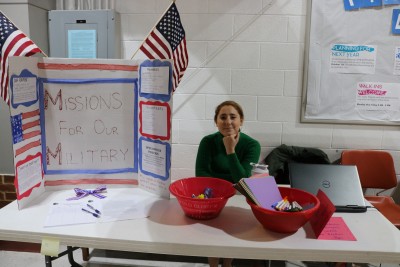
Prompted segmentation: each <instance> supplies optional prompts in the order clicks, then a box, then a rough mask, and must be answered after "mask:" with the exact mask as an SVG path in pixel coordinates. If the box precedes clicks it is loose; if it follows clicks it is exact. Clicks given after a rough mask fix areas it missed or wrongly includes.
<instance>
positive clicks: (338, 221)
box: [318, 217, 357, 241]
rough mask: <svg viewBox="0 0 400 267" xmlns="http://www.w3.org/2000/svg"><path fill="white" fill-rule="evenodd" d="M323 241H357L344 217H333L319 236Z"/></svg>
mask: <svg viewBox="0 0 400 267" xmlns="http://www.w3.org/2000/svg"><path fill="white" fill-rule="evenodd" d="M318 239H321V240H348V241H356V240H357V239H356V238H355V237H354V235H353V233H352V232H351V231H350V229H349V227H348V226H347V224H346V223H345V221H344V220H343V218H342V217H331V219H330V220H329V221H328V223H327V224H326V226H325V228H324V230H322V232H321V234H320V235H319V236H318Z"/></svg>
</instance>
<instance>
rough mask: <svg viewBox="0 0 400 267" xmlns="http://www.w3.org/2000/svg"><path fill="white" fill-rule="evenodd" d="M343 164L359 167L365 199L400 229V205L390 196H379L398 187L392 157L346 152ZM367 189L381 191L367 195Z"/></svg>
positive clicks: (342, 160) (370, 153)
mask: <svg viewBox="0 0 400 267" xmlns="http://www.w3.org/2000/svg"><path fill="white" fill-rule="evenodd" d="M341 163H342V164H343V165H356V166H357V170H358V174H359V176H360V181H361V186H362V188H363V190H364V194H365V195H364V197H365V199H366V200H368V201H369V202H370V203H371V204H372V205H373V206H374V207H375V208H376V209H377V210H379V212H381V213H382V215H384V216H385V217H386V218H387V219H388V220H389V221H390V222H391V223H393V224H394V225H395V226H396V227H397V228H399V229H400V205H397V204H396V203H395V202H394V200H393V198H392V197H390V196H382V195H379V194H380V193H382V192H384V191H386V190H388V189H392V188H395V187H396V186H397V178H396V171H395V168H394V162H393V158H392V155H390V153H388V152H385V151H376V150H345V151H343V152H342V158H341ZM367 189H381V191H379V192H378V193H376V194H375V195H369V194H367V193H366V190H367Z"/></svg>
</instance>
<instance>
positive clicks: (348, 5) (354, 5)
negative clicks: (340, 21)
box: [343, 0, 361, 11]
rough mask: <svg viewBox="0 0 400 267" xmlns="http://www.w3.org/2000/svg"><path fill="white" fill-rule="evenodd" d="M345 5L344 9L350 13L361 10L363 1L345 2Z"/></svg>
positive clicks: (347, 0) (352, 0) (351, 0)
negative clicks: (350, 11)
mask: <svg viewBox="0 0 400 267" xmlns="http://www.w3.org/2000/svg"><path fill="white" fill-rule="evenodd" d="M343 3H344V9H345V10H347V11H349V10H354V9H359V8H360V4H361V0H343Z"/></svg>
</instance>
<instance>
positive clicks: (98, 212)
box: [86, 204, 101, 214]
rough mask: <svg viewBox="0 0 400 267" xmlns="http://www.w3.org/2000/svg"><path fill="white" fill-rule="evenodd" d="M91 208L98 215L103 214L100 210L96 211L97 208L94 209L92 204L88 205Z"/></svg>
mask: <svg viewBox="0 0 400 267" xmlns="http://www.w3.org/2000/svg"><path fill="white" fill-rule="evenodd" d="M86 205H87V206H88V207H89V208H91V209H92V210H94V211H95V212H96V213H97V214H101V212H100V211H99V210H98V209H96V208H95V207H93V206H92V205H90V204H86Z"/></svg>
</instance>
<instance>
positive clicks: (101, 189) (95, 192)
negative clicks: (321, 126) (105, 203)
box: [67, 185, 107, 200]
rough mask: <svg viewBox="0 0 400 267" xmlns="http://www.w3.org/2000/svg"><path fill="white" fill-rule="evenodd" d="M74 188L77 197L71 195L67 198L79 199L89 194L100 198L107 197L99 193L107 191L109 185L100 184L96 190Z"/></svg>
mask: <svg viewBox="0 0 400 267" xmlns="http://www.w3.org/2000/svg"><path fill="white" fill-rule="evenodd" d="M74 190H75V193H76V197H71V198H68V199H67V200H77V199H81V198H83V197H86V196H88V195H92V196H95V197H97V198H100V199H101V198H105V197H106V196H103V195H101V194H99V193H105V191H106V190H107V187H106V186H105V185H100V186H99V187H97V188H96V189H94V190H88V189H80V188H74Z"/></svg>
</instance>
